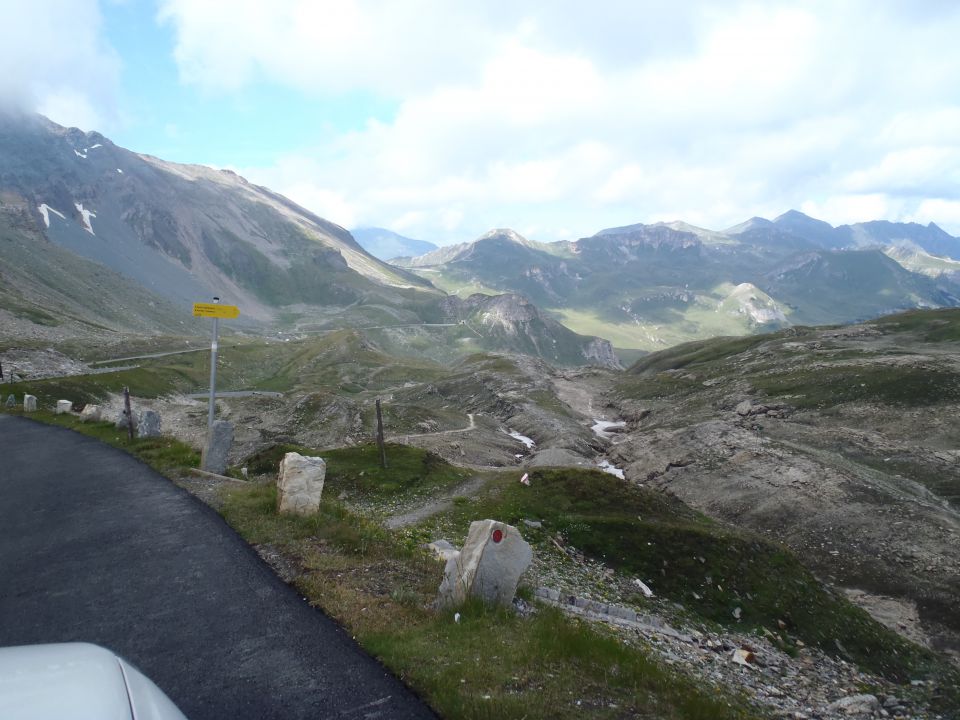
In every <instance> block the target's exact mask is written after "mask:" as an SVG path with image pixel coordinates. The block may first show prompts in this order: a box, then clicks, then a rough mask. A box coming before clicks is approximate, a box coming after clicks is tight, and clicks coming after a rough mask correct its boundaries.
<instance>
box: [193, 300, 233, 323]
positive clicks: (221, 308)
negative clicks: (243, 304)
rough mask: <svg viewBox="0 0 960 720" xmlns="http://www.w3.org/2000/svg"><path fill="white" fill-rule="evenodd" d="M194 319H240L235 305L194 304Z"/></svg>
mask: <svg viewBox="0 0 960 720" xmlns="http://www.w3.org/2000/svg"><path fill="white" fill-rule="evenodd" d="M193 316H194V317H211V318H226V319H228V320H233V319H234V318H238V317H240V308H238V307H237V306H236V305H218V304H216V303H194V304H193Z"/></svg>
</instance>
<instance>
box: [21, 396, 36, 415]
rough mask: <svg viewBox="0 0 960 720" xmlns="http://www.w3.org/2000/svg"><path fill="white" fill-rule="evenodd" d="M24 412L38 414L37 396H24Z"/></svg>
mask: <svg viewBox="0 0 960 720" xmlns="http://www.w3.org/2000/svg"><path fill="white" fill-rule="evenodd" d="M23 411H24V412H36V411H37V397H36V395H24V396H23Z"/></svg>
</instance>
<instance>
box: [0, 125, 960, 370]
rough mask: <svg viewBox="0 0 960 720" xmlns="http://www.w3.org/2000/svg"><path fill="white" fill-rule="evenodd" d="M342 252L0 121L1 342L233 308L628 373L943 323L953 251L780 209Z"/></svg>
mask: <svg viewBox="0 0 960 720" xmlns="http://www.w3.org/2000/svg"><path fill="white" fill-rule="evenodd" d="M355 233H356V236H355V235H354V234H351V233H350V232H348V231H347V230H346V229H344V228H342V227H340V226H339V225H336V224H334V223H332V222H330V221H328V220H325V219H323V218H321V217H318V216H317V215H315V214H314V213H312V212H310V211H309V210H307V209H305V208H302V207H300V206H298V205H296V204H295V203H293V202H292V201H290V200H288V199H287V198H285V197H283V196H281V195H279V194H277V193H275V192H273V191H271V190H269V189H268V188H265V187H261V186H258V185H255V184H253V183H251V182H249V181H247V180H246V179H244V178H243V177H241V176H239V175H237V174H236V173H234V172H232V171H229V170H218V169H215V168H211V167H207V166H204V165H184V164H178V163H172V162H168V161H165V160H162V159H159V158H156V157H152V156H150V155H144V154H138V153H135V152H132V151H130V150H126V149H124V148H122V147H119V146H117V145H115V144H114V143H113V142H111V141H110V140H109V139H108V138H106V137H104V136H103V135H101V134H99V133H96V132H83V131H81V130H78V129H76V128H64V127H61V126H59V125H57V124H55V123H53V122H51V121H49V120H47V119H46V118H43V117H42V116H38V115H10V114H0V243H2V255H0V281H2V282H0V318H2V319H4V320H5V322H4V325H5V326H6V327H7V334H8V335H10V336H18V335H20V336H35V337H48V336H50V335H51V333H53V334H56V333H57V332H60V334H61V335H62V336H69V335H76V334H78V333H79V334H91V335H97V334H98V333H99V334H104V333H105V334H107V335H110V334H111V333H113V334H116V333H124V332H131V331H132V332H142V333H167V334H169V333H188V334H190V333H199V332H205V331H206V324H205V323H204V322H203V321H202V320H200V321H198V320H196V319H194V318H193V317H192V316H191V314H190V304H191V303H193V302H197V301H206V300H208V299H209V298H210V297H211V296H214V295H216V296H218V297H220V298H221V300H222V301H223V302H224V303H228V304H235V305H239V306H240V307H241V318H240V320H238V321H236V322H235V323H233V324H232V326H231V327H232V328H233V329H235V330H240V331H244V332H251V333H256V334H263V333H270V334H275V333H276V331H278V330H280V331H283V332H293V333H304V332H325V331H329V330H331V329H335V328H338V327H350V326H352V327H364V328H380V329H382V328H406V327H411V328H412V327H417V328H418V329H417V330H416V332H417V333H419V332H421V331H423V328H425V327H428V326H429V327H434V326H436V327H442V328H447V329H446V330H442V331H441V330H435V331H434V330H430V331H429V332H435V333H437V337H436V338H435V339H434V340H433V341H432V343H433V345H434V346H435V347H439V346H440V345H444V346H446V345H451V346H452V347H454V348H455V352H454V355H456V356H465V355H466V354H469V353H470V352H474V351H477V350H503V351H510V352H523V353H529V354H533V355H539V356H541V357H543V358H545V359H547V360H549V361H552V362H555V363H559V364H580V363H600V364H606V365H609V366H617V365H618V364H619V362H618V359H617V357H616V356H615V355H614V353H613V350H612V347H611V346H610V343H608V342H607V341H611V342H612V345H613V346H616V347H618V348H622V349H625V350H629V351H632V352H633V354H634V355H635V354H636V353H638V352H641V351H646V350H654V349H658V348H662V347H666V346H671V345H674V344H677V343H679V342H684V341H688V340H693V339H700V338H705V337H710V336H715V335H739V334H745V333H751V332H757V331H763V330H768V329H775V328H779V327H784V326H789V325H796V324H805V325H812V324H826V323H847V322H854V321H858V320H863V319H867V318H871V317H875V316H878V315H882V314H886V313H890V312H894V311H897V310H902V309H908V308H915V307H942V306H950V305H956V304H958V303H960V300H958V297H960V240H958V239H957V238H955V237H953V236H951V235H949V234H948V233H946V232H944V231H943V230H942V229H940V228H939V227H937V226H936V225H934V224H933V223H931V224H929V225H926V226H923V225H918V224H915V223H890V222H881V221H877V222H866V223H860V224H856V225H844V226H840V227H833V226H831V225H829V224H828V223H825V222H823V221H820V220H816V219H814V218H811V217H808V216H807V215H804V214H803V213H799V212H796V211H790V212H787V213H785V214H783V215H781V216H779V217H777V218H775V219H774V220H767V219H764V218H751V219H750V220H747V221H746V222H744V223H741V224H739V225H737V226H735V227H732V228H728V229H727V230H724V231H714V230H707V229H703V228H699V227H695V226H693V225H689V224H687V223H683V222H672V223H656V224H636V225H628V226H623V227H616V228H608V229H605V230H601V231H599V232H597V233H595V234H594V235H592V236H590V237H585V238H581V239H578V240H574V241H561V242H552V243H541V242H537V241H534V240H529V239H526V238H524V237H522V236H520V235H519V234H517V233H516V232H514V231H512V230H508V229H500V230H492V231H490V232H489V233H486V234H485V235H483V236H482V237H480V238H478V239H476V240H474V241H472V242H465V243H461V244H458V245H452V246H447V247H441V248H436V247H435V246H433V245H432V244H429V243H424V242H423V241H417V240H413V239H411V238H407V237H404V236H402V235H398V234H396V233H392V232H390V231H388V230H385V229H383V228H364V229H358V230H356V231H355ZM358 239H359V242H358ZM424 250H429V252H426V253H423V254H420V255H418V256H416V257H411V256H410V255H407V256H405V257H397V258H395V259H393V261H392V263H387V262H385V261H384V260H383V259H381V258H383V257H387V256H394V255H395V254H397V253H411V254H412V253H418V252H422V251H424ZM377 255H379V256H380V257H377ZM398 333H400V334H402V332H401V331H400V330H398V331H397V332H394V333H393V334H392V335H391V338H392V340H391V342H392V343H394V344H395V346H396V347H397V348H400V349H402V348H403V347H405V344H404V341H403V338H401V337H400V336H399V335H398ZM413 333H414V331H413V330H411V331H410V334H413ZM440 335H442V337H440ZM408 345H410V346H417V347H425V346H429V345H430V343H429V342H427V343H425V342H424V340H423V338H418V339H417V340H416V342H411V343H408ZM445 352H446V351H445Z"/></svg>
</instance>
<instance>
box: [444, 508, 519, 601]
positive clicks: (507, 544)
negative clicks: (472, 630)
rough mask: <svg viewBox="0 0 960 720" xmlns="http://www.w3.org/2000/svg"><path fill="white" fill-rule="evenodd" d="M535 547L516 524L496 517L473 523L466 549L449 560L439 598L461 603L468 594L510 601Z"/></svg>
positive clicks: (487, 599)
mask: <svg viewBox="0 0 960 720" xmlns="http://www.w3.org/2000/svg"><path fill="white" fill-rule="evenodd" d="M532 559H533V551H532V550H531V549H530V545H529V544H527V542H526V540H524V539H523V538H522V537H521V535H520V532H519V531H518V530H517V529H516V528H515V527H513V526H512V525H507V524H505V523H501V522H497V521H496V520H477V521H474V522H472V523H470V532H469V534H468V535H467V541H466V542H465V543H464V545H463V550H462V551H460V552H459V553H458V554H456V555H453V556H451V557H450V559H449V560H447V566H446V568H445V569H444V578H443V582H442V583H441V584H440V591H439V596H438V598H437V602H438V604H439V605H441V606H450V605H459V604H461V603H462V602H464V601H465V600H466V599H467V598H468V597H479V598H482V599H483V600H485V601H486V602H489V603H496V604H499V605H510V604H511V603H512V602H513V596H514V594H515V593H516V592H517V582H518V581H519V580H520V575H522V574H523V571H524V570H526V569H527V567H528V566H529V565H530V561H531V560H532Z"/></svg>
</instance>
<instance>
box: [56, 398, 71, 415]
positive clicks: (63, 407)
mask: <svg viewBox="0 0 960 720" xmlns="http://www.w3.org/2000/svg"><path fill="white" fill-rule="evenodd" d="M72 412H73V403H72V402H70V401H69V400H57V410H56V413H57V415H67V414H68V413H72Z"/></svg>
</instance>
